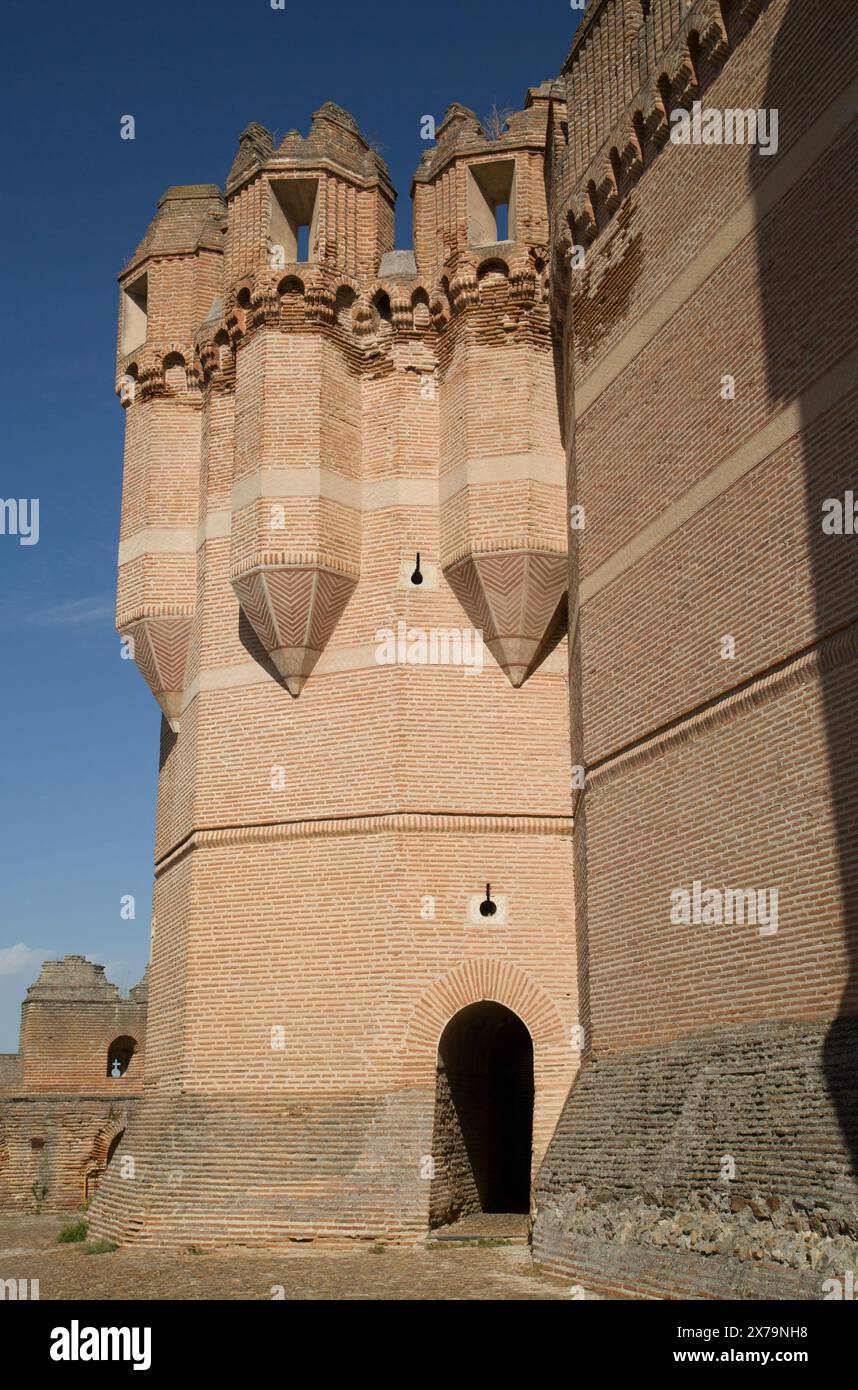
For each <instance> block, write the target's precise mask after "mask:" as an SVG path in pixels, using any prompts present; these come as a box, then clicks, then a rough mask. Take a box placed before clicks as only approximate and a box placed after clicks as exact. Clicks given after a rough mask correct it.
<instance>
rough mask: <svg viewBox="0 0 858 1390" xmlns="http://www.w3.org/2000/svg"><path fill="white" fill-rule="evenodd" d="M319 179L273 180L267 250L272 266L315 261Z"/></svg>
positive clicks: (316, 256)
mask: <svg viewBox="0 0 858 1390" xmlns="http://www.w3.org/2000/svg"><path fill="white" fill-rule="evenodd" d="M318 241H319V180H318V179H274V180H272V182H271V185H270V194H269V203H268V249H269V255H270V257H271V264H272V266H274V267H280V266H285V265H295V264H296V263H303V262H306V261H315V260H318V255H319V248H318Z"/></svg>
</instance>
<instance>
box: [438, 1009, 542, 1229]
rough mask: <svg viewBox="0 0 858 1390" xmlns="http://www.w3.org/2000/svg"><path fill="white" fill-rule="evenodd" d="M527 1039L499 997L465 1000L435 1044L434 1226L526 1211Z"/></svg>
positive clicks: (529, 1105)
mask: <svg viewBox="0 0 858 1390" xmlns="http://www.w3.org/2000/svg"><path fill="white" fill-rule="evenodd" d="M532 1143H533V1043H532V1042H531V1038H530V1034H529V1033H528V1031H527V1029H526V1027H525V1026H524V1024H523V1023H522V1021H521V1019H520V1018H519V1017H518V1016H517V1014H514V1013H513V1012H512V1010H511V1009H507V1008H505V1007H504V1005H503V1004H495V1003H490V1002H488V1001H485V1002H483V1003H480V1004H469V1005H468V1006H467V1008H464V1009H461V1010H460V1011H459V1013H457V1014H456V1015H455V1016H454V1017H453V1018H452V1019H451V1020H450V1022H449V1023H448V1024H447V1027H446V1028H445V1029H444V1032H443V1034H442V1035H441V1041H440V1042H439V1044H438V1074H437V1082H436V1089H435V1125H434V1135H433V1142H432V1158H433V1168H434V1172H433V1177H432V1187H431V1190H430V1201H429V1208H430V1215H429V1221H430V1225H432V1226H440V1225H444V1224H447V1223H448V1222H451V1221H457V1220H458V1219H459V1218H460V1217H462V1216H467V1215H470V1214H471V1213H472V1212H527V1211H529V1209H530V1165H531V1150H532Z"/></svg>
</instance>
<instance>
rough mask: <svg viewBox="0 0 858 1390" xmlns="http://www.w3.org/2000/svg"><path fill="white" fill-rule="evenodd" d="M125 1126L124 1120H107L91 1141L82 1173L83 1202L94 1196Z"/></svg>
mask: <svg viewBox="0 0 858 1390" xmlns="http://www.w3.org/2000/svg"><path fill="white" fill-rule="evenodd" d="M125 1128H126V1124H125V1121H124V1120H109V1121H108V1122H107V1124H105V1125H102V1127H101V1128H100V1129H99V1131H98V1133H97V1134H96V1136H95V1138H94V1139H93V1141H92V1147H91V1149H90V1154H89V1158H88V1159H87V1161H86V1164H85V1166H84V1171H83V1195H84V1200H85V1201H88V1200H89V1199H90V1198H91V1197H93V1196H94V1195H95V1192H96V1189H97V1188H98V1184H99V1181H100V1179H101V1178H102V1177H103V1175H104V1172H105V1170H106V1168H107V1165H108V1162H109V1161H110V1159H111V1158H112V1157H113V1151H114V1150H115V1148H116V1146H117V1144H118V1141H119V1140H120V1138H121V1137H122V1135H123V1134H124V1133H125Z"/></svg>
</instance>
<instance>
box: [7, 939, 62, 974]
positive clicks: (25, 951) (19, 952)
mask: <svg viewBox="0 0 858 1390" xmlns="http://www.w3.org/2000/svg"><path fill="white" fill-rule="evenodd" d="M49 954H50V952H49V951H46V950H45V949H44V947H42V946H25V945H24V943H23V941H19V942H18V945H17V946H2V947H0V975H23V974H24V972H25V971H30V972H31V973H32V972H34V971H35V970H36V968H37V967H38V966H40V965H41V963H42V961H43V960H47V958H48V956H49Z"/></svg>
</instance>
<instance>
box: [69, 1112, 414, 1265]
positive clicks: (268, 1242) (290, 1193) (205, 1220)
mask: <svg viewBox="0 0 858 1390" xmlns="http://www.w3.org/2000/svg"><path fill="white" fill-rule="evenodd" d="M433 1103H434V1096H433V1095H432V1093H431V1092H430V1093H429V1094H428V1095H425V1096H424V1095H421V1094H420V1093H419V1092H417V1091H415V1090H408V1091H398V1092H392V1093H390V1094H387V1095H381V1096H367V1095H354V1094H344V1093H340V1094H330V1095H321V1096H320V1095H319V1094H318V1093H314V1094H313V1095H302V1094H294V1095H293V1094H290V1095H288V1096H283V1097H280V1098H276V1099H274V1098H269V1097H265V1096H259V1095H251V1094H241V1095H227V1096H222V1095H219V1096H200V1095H196V1096H193V1095H184V1096H180V1097H177V1098H176V1099H173V1100H160V1099H153V1098H149V1097H144V1099H143V1100H142V1101H141V1102H140V1106H139V1109H138V1111H137V1113H136V1114H135V1117H134V1121H133V1123H132V1124H131V1125H130V1126H129V1129H128V1132H127V1134H126V1135H125V1136H124V1137H123V1140H122V1142H121V1144H120V1145H119V1147H118V1149H117V1152H116V1157H115V1159H114V1161H113V1162H112V1163H111V1165H110V1168H109V1169H108V1172H107V1175H106V1177H105V1179H104V1182H103V1183H102V1185H101V1187H100V1189H99V1192H98V1197H97V1198H96V1200H95V1201H94V1202H93V1205H92V1207H91V1208H90V1213H89V1216H90V1231H91V1233H92V1234H93V1235H96V1236H103V1237H106V1238H108V1239H112V1240H115V1241H118V1242H119V1243H120V1244H128V1243H132V1242H133V1243H138V1244H144V1245H160V1246H183V1245H187V1244H193V1245H195V1246H198V1247H200V1248H201V1249H210V1248H212V1247H214V1246H217V1245H235V1244H240V1245H254V1246H274V1245H278V1244H285V1243H287V1242H290V1241H306V1240H316V1239H345V1240H371V1239H381V1238H384V1239H393V1240H398V1239H404V1240H416V1239H418V1238H420V1237H422V1235H423V1234H424V1233H425V1230H426V1226H427V1221H428V1209H429V1183H428V1181H426V1180H424V1179H422V1178H421V1163H420V1159H421V1155H422V1154H424V1153H428V1152H429V1146H430V1142H431V1134H432V1107H433Z"/></svg>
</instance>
